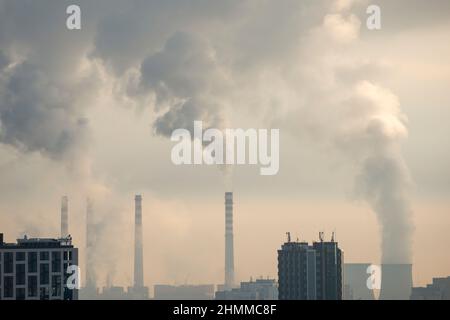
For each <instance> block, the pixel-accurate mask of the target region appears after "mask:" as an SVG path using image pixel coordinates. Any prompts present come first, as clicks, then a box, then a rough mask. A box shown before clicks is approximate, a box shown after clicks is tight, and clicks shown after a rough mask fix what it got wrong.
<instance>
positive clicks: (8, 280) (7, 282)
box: [3, 259, 14, 298]
mask: <svg viewBox="0 0 450 320" xmlns="http://www.w3.org/2000/svg"><path fill="white" fill-rule="evenodd" d="M5 260H6V259H5ZM3 286H4V287H3V296H4V297H5V298H12V297H13V295H14V291H13V290H14V278H13V277H11V276H9V277H5V278H4V281H3Z"/></svg>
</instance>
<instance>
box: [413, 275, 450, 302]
mask: <svg viewBox="0 0 450 320" xmlns="http://www.w3.org/2000/svg"><path fill="white" fill-rule="evenodd" d="M411 300H450V277H447V278H433V282H432V283H431V284H428V285H427V286H426V287H415V288H412V292H411Z"/></svg>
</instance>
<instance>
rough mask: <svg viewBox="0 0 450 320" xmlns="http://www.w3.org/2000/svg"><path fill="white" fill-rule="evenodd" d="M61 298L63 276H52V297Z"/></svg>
mask: <svg viewBox="0 0 450 320" xmlns="http://www.w3.org/2000/svg"><path fill="white" fill-rule="evenodd" d="M59 296H61V276H52V297H59Z"/></svg>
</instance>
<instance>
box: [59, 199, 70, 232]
mask: <svg viewBox="0 0 450 320" xmlns="http://www.w3.org/2000/svg"><path fill="white" fill-rule="evenodd" d="M68 235H69V198H67V196H63V197H62V198H61V238H66V237H67V236H68Z"/></svg>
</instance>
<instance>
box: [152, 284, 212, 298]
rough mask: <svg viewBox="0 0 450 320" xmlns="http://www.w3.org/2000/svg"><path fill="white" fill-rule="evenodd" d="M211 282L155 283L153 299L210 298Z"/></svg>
mask: <svg viewBox="0 0 450 320" xmlns="http://www.w3.org/2000/svg"><path fill="white" fill-rule="evenodd" d="M214 289H215V286H214V285H213V284H205V285H181V286H171V285H162V284H159V285H158V284H157V285H155V286H154V291H155V300H212V299H214Z"/></svg>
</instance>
